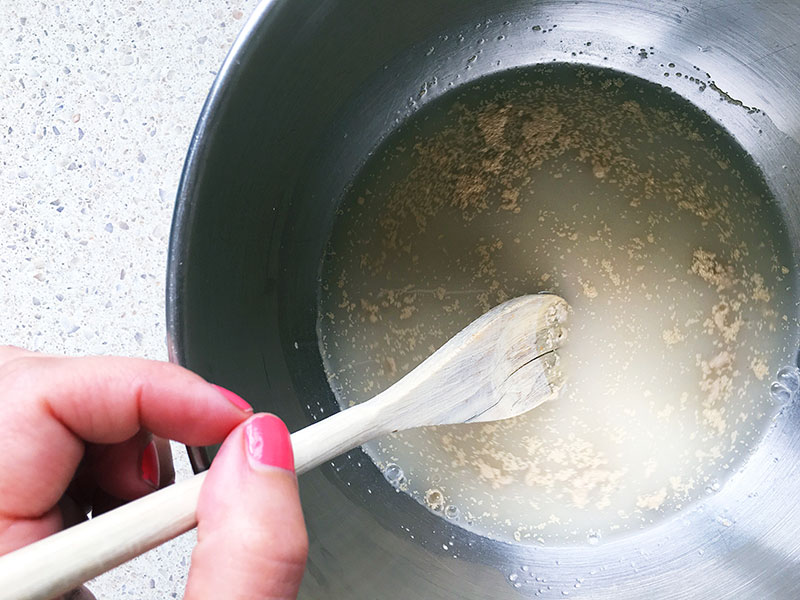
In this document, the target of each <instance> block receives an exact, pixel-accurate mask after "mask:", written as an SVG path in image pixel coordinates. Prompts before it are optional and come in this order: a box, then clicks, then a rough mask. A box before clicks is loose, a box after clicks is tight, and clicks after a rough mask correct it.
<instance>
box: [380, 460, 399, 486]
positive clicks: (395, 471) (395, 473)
mask: <svg viewBox="0 0 800 600" xmlns="http://www.w3.org/2000/svg"><path fill="white" fill-rule="evenodd" d="M383 476H384V477H386V481H388V482H389V483H391V484H396V483H400V481H401V480H402V479H403V469H401V468H400V466H399V465H396V464H394V463H389V464H388V465H386V468H385V469H384V470H383Z"/></svg>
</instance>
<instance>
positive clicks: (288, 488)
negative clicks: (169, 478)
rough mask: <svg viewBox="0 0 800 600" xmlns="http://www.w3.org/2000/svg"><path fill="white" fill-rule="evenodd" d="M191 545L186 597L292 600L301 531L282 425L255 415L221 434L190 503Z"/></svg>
mask: <svg viewBox="0 0 800 600" xmlns="http://www.w3.org/2000/svg"><path fill="white" fill-rule="evenodd" d="M197 521H198V526H197V538H198V542H197V546H196V547H195V549H194V552H193V553H192V566H191V568H190V570H189V581H188V583H187V585H186V595H185V598H186V599H187V600H200V599H203V598H231V599H244V598H248V599H250V598H252V599H255V598H259V599H269V600H293V599H294V598H295V597H296V596H297V591H298V588H299V587H300V580H301V579H302V577H303V570H304V568H305V562H306V554H307V552H308V538H307V536H306V530H305V525H304V523H303V513H302V510H301V508H300V498H299V495H298V492H297V479H296V478H295V475H294V458H293V455H292V445H291V440H290V439H289V432H288V430H287V429H286V426H285V425H284V424H283V422H282V421H281V420H280V419H279V418H278V417H276V416H275V415H271V414H258V415H255V416H253V417H251V418H250V419H248V420H247V421H246V422H245V423H243V424H241V425H239V426H238V427H237V428H236V429H234V430H233V432H232V433H231V434H230V435H229V436H228V438H227V439H226V440H225V443H224V444H223V445H222V448H221V449H220V451H219V453H218V454H217V456H216V458H215V459H214V462H213V464H212V465H211V469H210V471H209V473H208V476H207V478H206V481H205V483H204V484H203V489H202V490H201V492H200V499H199V502H198V506H197Z"/></svg>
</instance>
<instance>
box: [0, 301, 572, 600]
mask: <svg viewBox="0 0 800 600" xmlns="http://www.w3.org/2000/svg"><path fill="white" fill-rule="evenodd" d="M567 313H568V305H567V303H566V302H565V301H564V300H562V299H561V298H559V297H558V296H554V295H550V294H539V295H530V296H522V297H519V298H515V299H513V300H509V301H508V302H504V303H503V304H501V305H499V306H496V307H495V308H493V309H492V310H490V311H489V312H487V313H486V314H484V315H483V316H481V317H479V318H478V319H477V320H475V321H473V322H472V323H471V324H470V325H468V326H467V327H466V328H465V329H463V330H462V331H461V332H460V333H458V334H457V335H456V336H455V337H453V338H452V339H450V340H449V341H448V342H447V343H446V344H445V345H444V346H442V347H441V348H439V350H437V351H436V352H434V353H433V354H432V355H431V356H430V357H428V358H427V359H426V360H425V361H424V362H423V363H422V364H420V365H419V366H418V367H417V368H415V369H414V370H413V371H411V372H410V373H409V374H408V375H406V376H405V377H403V378H402V379H401V380H400V381H398V382H397V383H395V384H394V385H393V386H391V387H390V388H388V389H387V390H385V391H383V392H381V393H380V394H378V395H377V396H375V397H374V398H372V399H371V400H369V401H367V402H364V403H363V404H359V405H357V406H354V407H352V408H348V409H347V410H343V411H341V412H338V413H336V414H334V415H332V416H330V417H328V418H327V419H324V420H322V421H318V422H316V423H314V424H312V425H309V426H308V427H306V428H305V429H301V430H300V431H297V432H295V433H293V434H292V447H293V448H294V456H295V469H296V471H297V473H298V474H300V473H305V472H306V471H308V470H310V469H312V468H314V467H316V466H317V465H319V464H321V463H323V462H325V461H328V460H330V459H331V458H333V457H335V456H338V455H339V454H342V453H343V452H346V451H348V450H350V449H352V448H355V447H356V446H359V445H361V444H363V443H364V442H366V441H368V440H371V439H373V438H375V437H378V436H381V435H384V434H387V433H390V432H395V431H399V430H402V429H411V428H414V427H422V426H425V425H446V424H454V423H475V422H480V421H495V420H499V419H507V418H510V417H515V416H517V415H521V414H523V413H525V412H527V411H529V410H531V409H532V408H535V407H536V406H539V405H540V404H541V403H542V402H544V401H545V400H548V399H549V398H551V397H553V396H554V395H556V394H557V393H558V390H559V389H560V388H561V386H562V384H563V377H562V375H561V372H560V370H559V368H558V365H557V358H556V355H555V354H554V353H553V350H555V349H556V348H557V347H558V346H559V345H560V344H561V342H562V341H563V339H564V335H565V333H564V325H565V322H566V319H567ZM204 479H205V473H200V474H199V475H195V476H194V477H192V478H190V479H188V480H186V481H182V482H180V483H176V484H175V485H172V486H169V487H167V488H164V489H162V490H159V491H157V492H154V493H152V494H149V495H147V496H145V497H143V498H141V499H139V500H136V501H134V502H130V503H129V504H126V505H124V506H122V507H120V508H118V509H116V510H113V511H111V512H108V513H105V514H103V515H100V516H98V517H96V518H93V519H90V520H89V521H86V522H84V523H81V524H79V525H75V526H74V527H70V528H69V529H65V530H64V531H61V532H59V533H56V534H54V535H52V536H50V537H48V538H45V539H43V540H40V541H38V542H35V543H33V544H31V545H29V546H26V547H24V548H21V549H20V550H17V551H15V552H12V553H10V554H7V555H6V556H3V557H0V598H8V599H12V598H13V599H14V600H20V599H22V598H25V599H33V598H41V599H47V598H52V597H53V596H56V595H59V594H63V593H65V592H67V591H69V590H71V589H74V588H75V587H77V586H78V585H80V584H81V583H83V582H84V581H87V580H89V579H91V578H92V577H95V576H97V575H99V574H100V573H103V572H105V571H107V570H109V569H111V568H113V567H116V566H118V565H120V564H122V563H123V562H125V561H127V560H130V559H131V558H134V557H135V556H138V555H139V554H142V553H143V552H145V551H147V550H149V549H151V548H154V547H155V546H158V545H159V544H161V543H163V542H165V541H167V540H169V539H172V538H173V537H175V536H177V535H180V534H181V533H184V532H185V531H188V530H189V529H192V528H193V527H195V526H196V525H197V520H196V517H195V509H196V507H197V498H198V496H199V494H200V487H201V486H202V485H203V481H204Z"/></svg>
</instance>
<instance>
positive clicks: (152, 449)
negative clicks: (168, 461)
mask: <svg viewBox="0 0 800 600" xmlns="http://www.w3.org/2000/svg"><path fill="white" fill-rule="evenodd" d="M141 471H142V479H144V480H145V482H146V483H148V484H149V485H150V486H152V487H153V488H157V487H158V479H159V476H160V475H161V467H160V466H159V464H158V452H156V443H155V442H153V441H151V442H150V443H149V444H147V446H145V447H144V450H142V463H141Z"/></svg>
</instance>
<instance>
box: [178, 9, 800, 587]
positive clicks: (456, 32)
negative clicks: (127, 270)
mask: <svg viewBox="0 0 800 600" xmlns="http://www.w3.org/2000/svg"><path fill="white" fill-rule="evenodd" d="M798 31H800V3H797V2H794V1H792V0H788V1H777V0H776V1H754V2H735V1H730V0H684V1H682V2H676V1H672V0H662V1H658V2H647V3H646V2H640V1H635V0H615V1H610V0H606V1H601V0H586V1H583V0H582V1H576V2H573V1H569V2H567V1H550V2H533V1H527V2H521V1H516V0H495V1H493V2H477V1H476V2H466V1H464V0H436V1H433V0H409V1H407V2H389V1H376V0H347V1H346V2H345V1H333V0H319V1H317V2H313V3H309V2H297V1H296V0H268V1H264V2H262V4H261V5H260V6H259V7H258V8H257V9H256V11H255V13H254V14H253V16H252V17H251V18H250V20H249V21H248V23H247V24H246V25H245V27H244V30H243V31H242V33H241V35H240V36H239V38H238V39H237V41H236V43H235V44H234V47H233V48H232V50H231V52H230V55H229V56H228V58H227V60H226V61H225V63H224V65H223V67H222V69H221V70H220V73H219V75H218V77H217V81H216V83H215V84H214V87H213V89H212V90H211V93H210V95H209V98H208V101H207V103H206V106H205V108H204V110H203V113H202V115H201V117H200V121H199V124H198V127H197V131H196V133H195V137H194V139H193V141H192V145H191V148H190V150H189V155H188V158H187V161H186V167H185V170H184V174H183V180H182V182H181V186H180V192H179V197H178V202H177V205H176V209H175V219H174V224H173V231H172V238H171V242H170V253H169V261H170V262H169V272H168V326H169V343H170V350H171V355H172V358H173V360H176V361H178V362H180V363H181V364H184V365H186V366H188V367H189V368H191V369H193V370H195V371H197V372H199V373H201V374H202V375H204V376H205V377H207V378H209V379H210V380H212V381H215V382H218V383H220V384H222V385H227V386H229V387H231V388H233V389H234V390H236V391H237V392H239V393H241V394H243V395H244V396H245V397H246V398H248V400H250V401H251V402H253V403H254V405H255V406H256V408H257V409H259V410H271V411H274V412H276V413H277V414H279V415H280V416H281V417H283V418H284V419H285V420H286V421H287V423H288V424H289V426H290V428H291V429H297V428H299V427H302V426H303V425H305V424H307V423H309V422H310V421H311V420H313V419H315V418H319V417H320V416H324V415H325V414H327V413H328V412H330V411H333V410H336V403H335V400H334V398H333V396H332V394H331V392H330V390H329V388H328V385H327V381H326V379H325V376H324V373H323V370H322V365H321V361H320V357H319V351H318V345H317V340H316V333H315V320H316V310H317V293H318V274H319V268H320V261H321V259H322V257H323V253H324V249H325V243H326V240H327V238H328V234H329V232H330V230H331V227H332V223H333V220H334V216H335V209H336V206H337V202H338V201H339V200H340V198H341V195H342V191H343V190H344V189H345V187H346V186H347V184H348V183H349V182H350V181H351V180H352V178H353V176H354V175H355V173H356V172H358V170H359V168H360V167H361V166H362V165H363V163H364V161H365V159H366V158H367V157H368V155H369V154H370V153H371V152H372V151H373V150H374V149H375V148H376V146H377V145H378V144H379V142H380V141H381V140H382V139H383V138H384V137H385V136H386V135H387V133H388V132H390V131H391V130H392V129H393V128H394V127H395V126H396V125H397V124H398V123H400V122H402V121H403V120H404V119H405V118H406V117H408V116H409V115H410V114H412V113H413V112H414V111H416V110H417V109H418V108H419V107H420V106H422V105H424V104H425V103H427V102H429V101H430V100H432V99H434V98H436V97H437V96H438V95H440V94H441V93H443V92H445V91H446V90H448V89H451V88H452V87H454V86H455V85H460V84H462V83H464V82H468V81H472V80H474V79H476V78H478V77H481V76H484V75H486V74H489V73H492V72H495V71H498V70H502V69H508V68H513V67H518V66H524V65H530V64H534V63H542V62H551V61H564V62H572V63H584V64H591V65H600V66H604V67H609V68H613V69H618V70H620V71H624V72H627V73H630V74H633V75H636V76H638V77H641V78H644V79H647V80H652V81H655V82H658V83H661V84H667V85H670V86H671V87H672V88H673V89H674V90H675V91H676V92H677V93H679V94H681V95H682V96H684V97H685V98H687V99H688V100H690V101H691V102H693V103H694V104H696V105H697V106H699V107H700V108H701V109H703V110H704V111H706V112H707V113H708V114H709V115H711V116H712V117H713V118H714V119H716V120H717V121H718V122H719V123H721V124H722V125H723V126H724V127H726V128H727V129H728V130H730V131H731V133H732V134H733V135H734V137H735V138H736V139H737V140H738V142H739V143H740V144H741V145H742V146H743V147H744V149H745V150H746V151H747V152H749V153H750V154H751V155H752V157H753V158H754V160H755V161H756V163H757V164H758V166H759V168H760V169H761V170H762V171H763V173H764V176H765V178H766V181H767V183H768V185H769V186H770V188H771V190H772V192H773V194H774V196H775V198H776V199H777V202H778V203H779V205H780V210H781V214H782V218H783V219H784V225H785V227H786V228H787V229H788V231H789V235H790V237H791V241H792V244H793V246H794V258H795V265H794V267H795V268H794V270H793V273H792V275H791V276H790V278H791V282H790V284H791V285H792V286H793V289H794V290H795V291H796V290H798V289H799V288H798V284H799V283H800V282H798V276H797V274H798V270H797V264H798V258H800V144H799V142H800V33H798ZM501 36H502V37H501ZM479 40H484V41H485V44H483V49H484V51H483V52H482V53H481V54H480V55H479V57H478V58H477V59H473V58H472V57H473V55H475V47H476V44H477V43H478V42H479ZM587 42H591V45H587ZM468 61H469V63H468ZM466 64H470V66H471V68H470V69H469V70H465V68H464V67H465V65H466ZM665 65H666V66H665ZM673 65H674V66H673ZM695 67H696V68H695ZM678 72H681V73H684V74H688V73H692V74H694V76H695V77H697V78H699V80H700V83H698V82H696V81H690V80H689V79H687V78H684V77H682V76H681V77H679V76H677V73H678ZM665 73H669V74H670V77H668V78H667V77H665ZM434 77H435V78H436V80H437V81H438V82H439V84H438V85H436V86H429V85H426V82H430V81H431V80H432V79H433V78H434ZM448 83H453V86H448V85H447V84H448ZM421 90H424V91H425V93H424V94H421V93H420V92H421ZM756 109H757V110H756ZM793 330H794V331H795V332H796V331H797V327H796V326H795V327H794V328H793ZM798 342H799V340H797V339H794V340H791V346H792V347H794V348H797V347H798V345H799V344H798ZM796 362H797V357H796V356H787V363H796ZM209 450H210V451H211V453H213V449H192V452H191V455H192V458H193V461H194V464H195V466H196V467H197V468H203V467H205V466H207V464H208V457H209V453H210V452H209ZM799 460H800V407H797V406H795V405H789V406H787V407H786V408H785V409H784V410H783V411H782V412H781V414H780V415H779V416H778V418H777V420H776V422H775V424H774V427H773V428H772V430H771V431H770V432H769V433H768V434H767V436H766V438H765V439H764V440H763V442H762V443H761V444H760V446H759V448H758V450H757V451H756V453H755V455H754V456H753V457H752V458H751V459H750V461H749V462H748V463H747V465H746V467H745V468H744V469H743V470H742V471H741V472H740V473H738V474H736V475H735V476H734V477H733V478H732V479H731V480H730V481H729V482H728V483H727V484H726V485H725V486H724V488H723V489H722V490H721V491H720V492H719V493H717V494H715V495H713V496H711V497H709V498H708V499H707V500H706V501H704V502H703V503H702V504H701V505H700V506H697V507H694V508H692V509H690V510H687V511H686V512H684V513H682V514H680V515H678V517H677V518H675V519H673V520H671V521H668V522H666V523H664V524H663V525H661V526H658V527H655V528H652V529H649V530H645V531H642V532H640V533H638V534H635V535H631V536H629V537H626V538H623V539H620V540H618V541H614V542H609V543H607V544H602V545H600V546H594V547H590V546H586V547H569V548H544V547H541V548H540V547H529V546H522V545H512V544H505V543H500V542H496V541H491V540H488V539H485V538H481V537H478V536H475V535H473V534H470V533H468V532H466V531H464V530H462V529H460V528H458V527H456V526H454V525H453V524H451V523H448V522H445V521H444V520H442V519H439V518H438V517H436V516H434V515H432V514H431V513H429V512H427V511H426V510H424V509H423V508H422V507H421V506H419V505H418V504H417V503H416V502H414V501H413V500H411V499H410V498H408V497H407V496H405V495H404V494H397V493H395V491H394V489H393V488H392V487H391V486H390V485H389V484H388V483H386V482H385V481H384V479H383V477H382V476H381V474H380V473H379V472H378V470H377V469H376V468H375V467H374V466H373V465H372V463H371V462H370V460H369V459H368V458H367V457H366V455H365V454H363V453H362V452H361V451H360V450H359V451H354V452H351V453H350V454H348V455H347V456H345V457H342V458H340V459H337V460H336V461H334V463H333V464H331V465H326V466H324V467H321V468H319V469H318V470H316V471H315V472H313V473H311V474H309V475H306V476H304V477H303V478H302V480H301V488H302V497H303V503H304V506H305V511H306V519H307V525H308V530H309V536H310V540H311V555H310V558H309V562H308V570H307V573H306V577H305V579H304V583H303V589H302V594H301V596H302V597H303V598H309V599H310V598H319V599H322V598H325V599H329V598H352V599H354V600H358V599H364V600H366V599H371V600H374V599H375V598H379V599H381V600H386V599H389V598H403V599H404V600H416V599H419V600H423V599H424V600H434V599H439V598H460V599H476V600H477V599H481V600H482V599H485V598H496V597H503V598H505V597H508V598H516V597H531V596H539V597H545V598H546V597H553V598H555V597H557V598H564V597H565V596H569V597H573V598H575V597H577V598H609V599H611V598H613V599H614V600H621V599H624V598H631V599H634V598H635V599H637V600H639V599H641V598H737V599H741V598H782V599H791V598H797V597H800V564H798V563H800V477H797V476H796V475H795V472H796V470H797V465H798V461H799ZM512 574H517V575H516V577H510V575H512ZM523 574H524V576H523Z"/></svg>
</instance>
